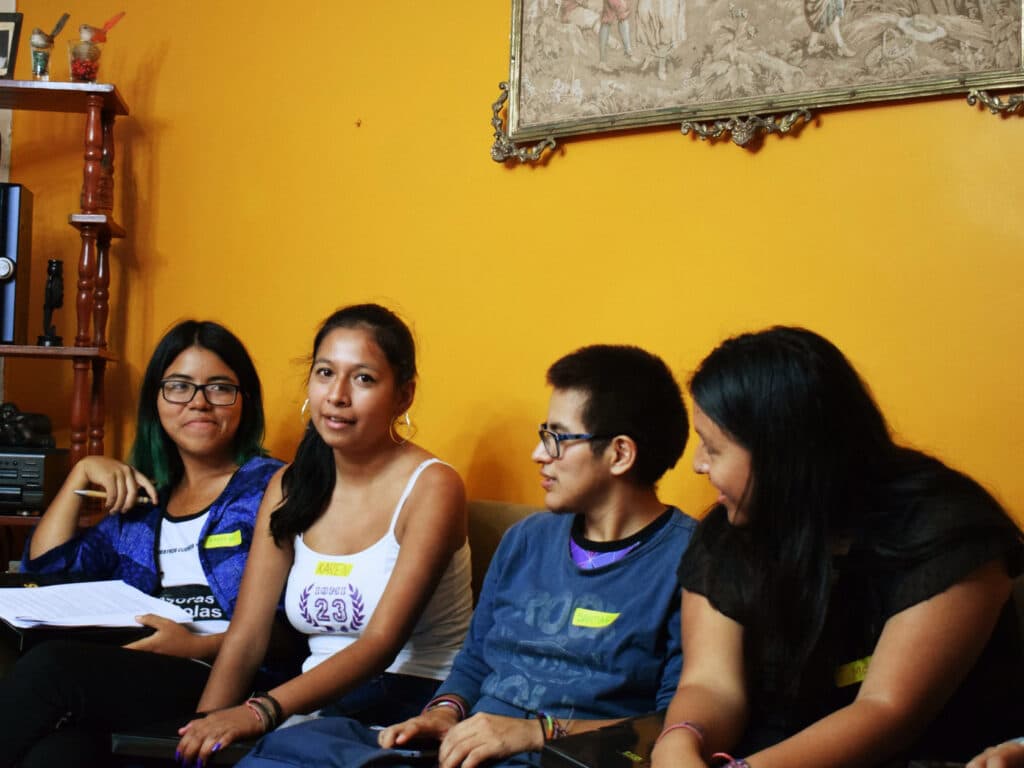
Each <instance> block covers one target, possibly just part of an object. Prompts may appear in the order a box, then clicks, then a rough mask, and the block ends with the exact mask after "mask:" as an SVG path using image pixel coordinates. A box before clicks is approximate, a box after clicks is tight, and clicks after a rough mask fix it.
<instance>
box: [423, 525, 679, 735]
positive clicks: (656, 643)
mask: <svg viewBox="0 0 1024 768" xmlns="http://www.w3.org/2000/svg"><path fill="white" fill-rule="evenodd" d="M572 522H573V516H572V515H569V514H555V513H552V512H541V513H538V514H536V515H532V516H531V517H529V518H527V519H526V520H523V521H522V522H520V523H517V524H516V525H514V526H513V527H512V528H510V529H509V530H508V532H507V533H506V534H505V536H504V537H503V538H502V540H501V544H500V545H499V546H498V550H497V552H496V553H495V555H494V558H493V559H492V560H491V564H490V567H489V568H488V570H487V576H486V578H485V579H484V585H483V589H482V590H481V594H480V601H479V604H478V605H477V608H476V611H475V612H474V613H473V621H472V623H471V624H470V629H469V635H468V636H467V637H466V642H465V645H464V646H463V648H462V650H461V651H460V652H459V654H458V656H456V657H455V662H454V666H453V668H452V671H451V674H450V675H449V676H448V679H447V680H446V681H445V682H444V683H443V684H442V685H441V688H440V689H439V690H438V692H437V693H438V695H442V694H446V693H449V694H457V695H459V696H461V697H462V698H463V699H465V700H466V701H467V702H468V703H469V704H470V706H471V707H472V709H473V711H474V712H488V713H491V714H498V715H507V716H513V717H522V716H524V715H527V714H529V713H530V712H535V711H538V710H540V711H544V712H546V713H548V714H550V715H553V716H555V717H558V718H560V719H612V718H621V717H630V716H632V715H637V714H642V713H645V712H653V711H655V710H661V709H666V708H667V707H668V704H669V702H670V701H671V699H672V694H673V693H674V692H675V689H676V684H677V683H678V681H679V673H680V671H681V669H682V660H683V659H682V649H681V646H680V643H681V638H680V625H679V608H680V601H681V599H682V595H681V591H680V586H679V581H678V577H677V576H676V569H677V567H678V565H679V561H680V558H681V557H682V555H683V552H684V551H685V550H686V547H687V544H689V541H690V536H691V534H692V533H693V530H694V528H695V527H696V521H695V520H693V519H692V518H690V517H687V516H686V515H683V514H682V513H681V512H680V511H679V510H677V509H673V510H672V513H671V518H670V519H669V521H668V523H667V524H666V525H664V526H663V527H661V529H660V530H658V531H657V532H656V533H655V534H654V535H653V537H652V538H651V539H649V540H648V541H645V542H644V543H643V544H642V545H641V546H640V547H638V548H637V549H636V550H634V551H633V552H631V553H630V554H629V555H627V556H626V557H625V558H623V559H622V560H620V561H618V562H616V563H612V564H611V565H607V566H605V567H603V568H598V569H595V570H582V569H580V568H578V567H577V566H576V565H575V564H574V563H573V561H572V558H571V556H570V554H569V536H570V530H571V527H572Z"/></svg>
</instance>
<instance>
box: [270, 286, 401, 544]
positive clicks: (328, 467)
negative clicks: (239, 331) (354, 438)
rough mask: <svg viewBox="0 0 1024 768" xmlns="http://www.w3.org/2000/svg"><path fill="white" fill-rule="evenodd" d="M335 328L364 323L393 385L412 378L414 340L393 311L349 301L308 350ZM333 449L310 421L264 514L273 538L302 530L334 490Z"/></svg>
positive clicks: (286, 538)
mask: <svg viewBox="0 0 1024 768" xmlns="http://www.w3.org/2000/svg"><path fill="white" fill-rule="evenodd" d="M338 328H364V329H366V330H367V331H369V332H371V333H372V334H373V338H374V340H375V341H376V342H377V346H378V347H380V349H381V351H382V352H383V353H384V357H385V358H387V361H388V364H389V365H390V366H391V371H392V373H393V374H394V377H395V386H396V387H398V388H401V387H404V386H405V385H406V384H408V383H410V382H411V381H413V380H414V379H415V378H416V343H415V342H414V341H413V337H412V332H411V331H410V330H409V327H408V326H407V325H406V324H405V323H404V322H403V321H402V319H401V318H400V317H398V315H396V314H395V313H394V312H392V311H391V310H389V309H387V308H385V307H382V306H380V305H379V304H355V305H353V306H349V307H344V308H342V309H339V310H338V311H337V312H335V313H334V314H333V315H331V316H330V317H328V318H327V319H326V320H324V322H323V324H322V325H321V326H320V330H319V331H317V334H316V338H314V339H313V353H312V355H311V357H310V362H311V364H312V359H313V358H315V357H316V351H317V350H318V349H319V348H320V345H321V344H322V343H323V340H324V339H325V338H326V337H327V335H328V334H329V333H331V332H332V331H334V330H337V329H338ZM334 480H335V466H334V454H333V452H332V451H331V449H330V448H329V447H328V446H327V444H326V443H324V441H323V439H322V438H321V437H320V434H319V433H318V432H317V431H316V429H315V428H314V427H313V424H312V423H309V424H307V425H306V431H305V434H303V436H302V441H301V442H300V443H299V447H298V449H297V450H296V452H295V461H293V462H292V464H291V466H289V467H288V469H286V470H285V472H284V475H282V477H281V489H282V492H283V496H284V498H283V499H282V501H281V504H280V506H279V507H278V508H277V509H276V510H274V512H273V513H272V514H271V516H270V533H271V534H272V535H273V537H274V540H275V541H276V542H278V543H281V542H283V541H286V540H288V539H290V538H292V537H293V536H295V535H297V534H299V533H301V532H303V531H305V530H306V529H308V528H309V527H310V526H311V525H312V524H313V523H315V522H316V521H317V520H318V519H319V518H320V516H321V515H322V514H323V513H324V510H325V509H326V508H327V504H328V502H329V501H330V499H331V494H332V493H333V492H334Z"/></svg>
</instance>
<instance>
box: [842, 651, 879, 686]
mask: <svg viewBox="0 0 1024 768" xmlns="http://www.w3.org/2000/svg"><path fill="white" fill-rule="evenodd" d="M870 665H871V657H870V656H865V657H864V658H863V659H857V660H856V661H851V662H850V663H849V664H843V665H842V666H840V667H836V688H845V687H846V686H848V685H856V684H857V683H860V682H863V681H864V678H865V677H867V676H868V667H869V666H870Z"/></svg>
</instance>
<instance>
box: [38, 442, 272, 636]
mask: <svg viewBox="0 0 1024 768" xmlns="http://www.w3.org/2000/svg"><path fill="white" fill-rule="evenodd" d="M281 466H282V462H280V461H278V460H277V459H271V458H264V457H256V458H252V459H249V461H247V462H246V463H245V464H244V465H242V466H241V467H240V468H239V469H238V471H237V472H235V474H234V476H233V477H232V478H231V480H230V481H229V482H228V484H227V487H226V488H225V489H224V491H223V493H221V495H220V496H218V497H217V498H216V499H215V500H214V502H213V503H212V504H211V505H210V515H209V517H208V518H207V520H206V525H205V527H204V528H203V533H202V537H201V541H203V542H204V544H203V546H201V547H200V548H199V562H200V563H201V564H202V566H203V572H204V573H205V574H206V578H207V581H208V582H209V585H210V591H211V592H212V593H213V595H214V597H216V599H217V602H218V603H219V604H220V606H221V607H222V608H223V609H224V610H225V612H226V613H227V614H228V617H229V618H230V616H232V615H233V614H234V611H235V602H236V601H237V600H238V587H239V584H240V583H241V581H242V571H243V570H244V569H245V561H246V558H247V557H248V554H249V544H250V542H251V541H252V535H253V528H254V526H255V523H256V511H257V510H258V509H259V506H260V501H262V500H263V493H264V491H265V490H266V488H267V483H268V482H270V478H271V476H272V475H273V474H274V472H276V471H277V470H278V468H279V467H281ZM163 513H164V510H163V506H162V505H158V504H154V505H153V506H151V507H138V508H136V509H134V510H132V511H131V512H127V513H125V514H123V515H111V516H109V517H106V518H104V519H103V520H102V521H101V522H100V523H98V524H96V525H95V526H93V527H92V528H88V529H86V530H84V531H82V532H81V533H80V534H79V535H77V536H75V537H74V538H72V539H71V540H69V541H67V542H65V543H64V544H62V545H60V546H59V547H55V548H53V549H51V550H50V551H49V552H46V553H45V554H43V555H40V556H39V557H37V558H35V559H30V558H29V556H28V552H29V545H28V543H26V545H25V554H24V557H23V558H22V561H21V569H22V571H23V572H25V573H46V574H69V575H70V574H74V575H81V576H88V577H90V578H96V579H121V580H122V581H124V582H126V583H128V584H131V585H132V586H133V587H136V588H138V589H140V590H142V591H143V592H145V593H147V594H150V595H153V594H156V593H157V592H158V591H159V589H160V573H159V568H158V566H157V550H158V546H159V543H160V542H159V541H158V533H159V530H160V520H161V518H162V517H163Z"/></svg>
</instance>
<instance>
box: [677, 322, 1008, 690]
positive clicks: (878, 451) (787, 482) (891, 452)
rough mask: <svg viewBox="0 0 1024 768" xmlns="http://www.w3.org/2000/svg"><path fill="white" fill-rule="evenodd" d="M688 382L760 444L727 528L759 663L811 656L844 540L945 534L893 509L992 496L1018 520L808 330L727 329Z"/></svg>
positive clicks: (721, 421) (733, 429)
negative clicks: (930, 451) (899, 522)
mask: <svg viewBox="0 0 1024 768" xmlns="http://www.w3.org/2000/svg"><path fill="white" fill-rule="evenodd" d="M690 391H691V393H692V394H693V398H694V401H695V402H696V404H697V405H698V406H700V408H701V410H703V411H704V413H705V414H707V416H708V417H709V418H710V419H711V420H712V421H714V422H715V423H716V424H717V425H718V426H719V427H720V428H721V429H722V430H724V431H725V432H726V433H727V434H728V435H729V436H730V437H731V438H732V439H734V440H735V441H736V442H738V443H739V444H740V445H742V446H743V447H744V448H746V449H747V450H748V451H749V452H750V456H751V480H750V484H749V486H748V488H747V493H746V497H745V500H744V501H745V510H746V512H747V517H748V522H746V523H745V524H744V525H743V526H740V527H736V528H732V527H729V528H728V530H726V532H725V533H724V534H723V535H725V536H727V537H729V542H728V547H727V549H728V550H730V551H732V552H734V553H737V559H738V560H739V561H742V562H743V563H744V566H745V571H746V576H747V578H746V579H745V583H744V585H743V586H742V587H741V588H740V591H741V593H742V595H743V598H742V602H743V603H744V605H745V611H746V612H747V614H748V615H747V617H746V618H747V619H748V620H749V624H750V627H751V629H752V631H751V632H750V633H748V636H750V637H753V638H757V643H759V647H760V651H759V653H760V658H756V659H750V660H749V661H750V662H751V663H758V664H762V665H764V666H766V667H769V668H777V667H780V666H782V667H786V666H790V665H792V664H794V663H795V664H796V665H798V666H801V665H802V662H804V661H806V660H807V659H808V657H809V655H810V654H811V652H812V650H813V649H814V647H815V645H816V643H817V641H818V638H819V635H820V633H821V630H822V627H823V625H824V621H825V614H826V610H827V608H828V601H829V594H830V585H831V577H832V557H833V553H834V550H835V544H836V542H837V541H838V540H840V539H853V540H859V539H860V535H861V534H862V533H863V532H865V531H870V532H872V537H871V538H872V539H873V541H872V543H871V545H870V546H871V548H872V551H874V552H875V553H876V554H878V555H879V556H882V557H885V558H897V559H901V560H913V559H917V558H923V557H928V556H930V554H932V553H933V551H934V550H935V549H936V548H938V547H941V546H944V545H947V544H948V541H943V542H940V541H936V540H935V538H934V537H932V538H928V537H927V535H925V534H924V533H921V532H916V531H902V530H901V532H900V534H899V536H891V535H887V534H886V533H885V532H886V531H889V532H891V531H893V530H894V529H895V528H899V526H893V525H891V524H888V525H887V524H885V523H886V517H887V516H889V515H894V514H901V513H904V512H906V510H907V509H908V508H909V507H910V506H912V505H913V504H914V503H916V502H917V501H919V500H920V499H921V498H923V497H924V496H935V495H941V494H954V495H958V496H963V495H968V496H970V497H972V498H983V499H985V500H986V502H985V503H986V505H987V506H988V507H989V508H990V509H991V510H992V514H991V516H990V519H989V521H988V522H986V523H985V525H994V526H1000V527H1005V528H1006V530H1013V527H1012V523H1011V522H1010V521H1009V519H1008V518H1006V516H1005V514H1004V513H1003V512H1002V510H1001V508H1000V507H999V505H998V503H997V502H995V500H994V499H992V497H991V496H990V495H989V494H988V493H987V492H986V491H984V490H983V489H982V488H981V487H980V486H978V485H977V484H976V483H975V482H974V481H973V480H970V479H969V478H967V477H965V476H964V475H962V474H960V473H957V472H954V471H953V470H950V469H948V468H947V467H945V466H944V465H943V464H941V463H940V462H939V461H938V460H936V459H934V458H932V457H930V456H927V455H926V454H923V453H921V452H919V451H915V450H911V449H909V448H904V447H901V446H899V445H897V444H896V443H894V441H893V439H892V437H891V434H890V431H889V427H888V425H887V424H886V421H885V418H884V417H883V416H882V413H881V411H880V410H879V409H878V406H877V405H876V403H875V401H874V399H873V398H872V396H871V393H870V391H869V390H868V387H867V385H866V384H865V383H864V382H863V381H862V380H861V378H860V376H858V375H857V372H856V371H855V370H854V368H853V366H852V365H851V364H850V362H849V361H848V360H847V359H846V357H845V356H844V355H843V353H842V352H840V351H839V349H838V348H837V347H836V346H835V345H834V344H832V343H831V342H830V341H828V340H827V339H824V338H822V337H821V336H819V335H817V334H815V333H813V332H811V331H808V330H805V329H803V328H791V327H775V328H771V329H769V330H766V331H761V332H759V333H750V334H744V335H741V336H737V337H735V338H732V339H729V340H727V341H725V342H724V343H723V344H721V345H720V346H719V347H718V348H717V349H715V350H714V351H713V352H712V353H711V354H710V355H709V356H708V357H707V358H706V359H705V360H704V361H703V362H702V363H701V364H700V367H699V368H698V369H697V372H696V373H695V374H694V375H693V377H692V379H691V381H690ZM879 531H880V532H882V533H880V535H875V532H879ZM947 538H949V537H947ZM709 578H711V579H712V580H713V579H714V575H713V574H712V575H711V576H710V577H709ZM790 668H792V667H791V666H790ZM791 683H792V685H794V686H795V685H796V684H797V683H798V681H797V680H792V681H791ZM783 685H785V684H783Z"/></svg>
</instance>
